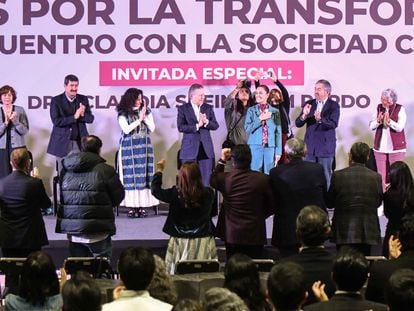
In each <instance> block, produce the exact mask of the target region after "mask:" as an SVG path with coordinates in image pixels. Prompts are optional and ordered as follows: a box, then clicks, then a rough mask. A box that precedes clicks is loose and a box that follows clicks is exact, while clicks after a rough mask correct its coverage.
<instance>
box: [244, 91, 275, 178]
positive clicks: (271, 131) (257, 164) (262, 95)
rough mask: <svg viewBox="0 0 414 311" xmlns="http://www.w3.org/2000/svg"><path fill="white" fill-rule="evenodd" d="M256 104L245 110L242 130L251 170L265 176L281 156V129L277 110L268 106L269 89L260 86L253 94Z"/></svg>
mask: <svg viewBox="0 0 414 311" xmlns="http://www.w3.org/2000/svg"><path fill="white" fill-rule="evenodd" d="M255 100H256V104H255V105H254V106H252V107H250V108H249V109H248V110H247V115H246V121H245V124H244V129H245V130H246V133H247V134H248V135H249V139H248V141H247V143H248V145H249V146H250V150H251V152H252V163H251V169H252V170H255V171H259V172H263V173H265V174H269V171H270V169H271V168H272V167H274V166H275V165H276V164H277V162H278V161H279V159H280V156H281V154H282V128H281V122H280V112H279V109H278V108H276V107H273V106H271V105H270V104H269V88H268V87H267V86H266V85H260V86H259V87H257V89H256V92H255Z"/></svg>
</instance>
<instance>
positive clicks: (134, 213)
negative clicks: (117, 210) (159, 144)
mask: <svg viewBox="0 0 414 311" xmlns="http://www.w3.org/2000/svg"><path fill="white" fill-rule="evenodd" d="M143 96H144V94H143V92H142V90H140V89H137V88H129V89H128V90H126V92H125V94H124V95H122V97H121V101H120V102H119V104H118V106H117V111H118V123H119V126H120V127H121V129H122V136H121V139H120V142H119V151H118V159H117V161H118V174H119V178H120V179H121V181H122V184H123V185H124V187H125V199H124V201H123V202H121V205H122V206H126V207H129V208H131V210H130V211H129V212H128V217H133V218H136V217H145V216H146V212H145V208H146V207H151V206H155V205H158V204H159V201H158V200H157V199H156V198H154V197H153V196H152V194H151V189H150V187H151V180H152V177H153V175H154V151H153V148H152V144H151V138H150V136H149V134H150V132H154V130H155V123H154V118H153V116H152V113H151V109H150V108H149V107H147V105H146V104H145V103H144V101H143Z"/></svg>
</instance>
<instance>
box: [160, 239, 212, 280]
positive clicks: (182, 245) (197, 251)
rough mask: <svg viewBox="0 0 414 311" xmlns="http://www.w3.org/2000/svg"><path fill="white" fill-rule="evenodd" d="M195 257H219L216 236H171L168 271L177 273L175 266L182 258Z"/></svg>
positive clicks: (167, 255) (167, 260) (166, 258)
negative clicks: (187, 237) (189, 237)
mask: <svg viewBox="0 0 414 311" xmlns="http://www.w3.org/2000/svg"><path fill="white" fill-rule="evenodd" d="M193 259H217V249H216V242H215V240H214V237H212V236H208V237H202V238H193V239H186V238H176V237H170V240H169V241H168V248H167V254H166V255H165V263H166V264H167V272H168V273H170V274H174V273H175V267H176V265H177V262H179V261H180V260H193Z"/></svg>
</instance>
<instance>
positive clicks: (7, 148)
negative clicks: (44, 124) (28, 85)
mask: <svg viewBox="0 0 414 311" xmlns="http://www.w3.org/2000/svg"><path fill="white" fill-rule="evenodd" d="M16 99H17V96H16V91H15V89H14V88H13V87H11V86H10V85H4V86H2V87H1V88H0V103H1V104H2V107H1V109H0V112H1V118H2V119H1V121H2V122H1V123H0V178H3V177H5V176H7V175H8V174H10V173H11V171H12V167H11V165H10V153H11V152H12V151H13V150H14V149H16V148H22V147H26V144H25V135H26V134H27V132H28V131H29V121H28V119H27V116H26V112H25V110H24V108H23V107H21V106H17V105H15V104H14V103H15V102H16Z"/></svg>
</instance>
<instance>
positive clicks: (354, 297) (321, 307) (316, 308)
mask: <svg viewBox="0 0 414 311" xmlns="http://www.w3.org/2000/svg"><path fill="white" fill-rule="evenodd" d="M304 310H305V311H350V310H352V311H366V310H373V311H387V310H388V307H387V306H386V305H384V304H381V303H376V302H373V301H369V300H365V299H364V298H363V297H362V296H361V295H359V294H353V293H348V294H335V295H333V297H332V298H331V299H330V300H328V301H324V302H319V303H315V304H312V305H309V306H307V307H305V308H304Z"/></svg>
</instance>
